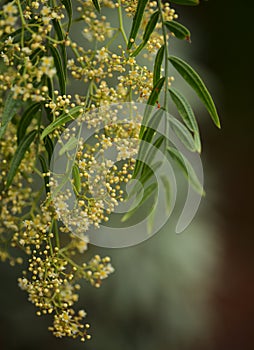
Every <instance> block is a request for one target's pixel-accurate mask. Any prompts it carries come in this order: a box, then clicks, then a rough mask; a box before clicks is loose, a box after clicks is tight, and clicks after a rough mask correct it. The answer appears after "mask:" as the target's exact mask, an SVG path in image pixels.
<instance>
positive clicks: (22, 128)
mask: <svg viewBox="0 0 254 350" xmlns="http://www.w3.org/2000/svg"><path fill="white" fill-rule="evenodd" d="M40 108H41V103H40V102H36V103H33V104H32V105H31V106H29V107H28V108H27V109H26V111H25V112H24V113H23V115H22V117H21V119H20V122H19V125H18V129H17V137H18V145H19V144H20V141H21V140H22V139H23V137H24V136H25V134H26V130H27V128H28V126H29V125H30V123H31V120H32V119H33V118H34V117H35V116H36V113H37V112H38V111H39V109H40Z"/></svg>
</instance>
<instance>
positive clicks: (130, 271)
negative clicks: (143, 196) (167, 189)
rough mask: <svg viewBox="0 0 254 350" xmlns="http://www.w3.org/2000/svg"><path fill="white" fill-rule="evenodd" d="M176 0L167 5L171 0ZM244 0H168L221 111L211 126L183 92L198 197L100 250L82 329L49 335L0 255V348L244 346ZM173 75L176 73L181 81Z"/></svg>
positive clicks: (252, 256) (247, 29)
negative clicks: (179, 216)
mask: <svg viewBox="0 0 254 350" xmlns="http://www.w3.org/2000/svg"><path fill="white" fill-rule="evenodd" d="M175 8H177V6H175ZM253 11H254V3H253V1H251V0H245V1H244V2H239V1H236V0H231V1H221V0H210V1H201V4H200V6H199V7H193V8H182V7H181V8H179V11H178V13H179V14H180V20H181V22H182V23H184V24H186V25H187V26H189V27H190V28H191V31H192V44H191V46H190V45H188V44H187V43H181V45H180V46H179V44H177V43H176V42H174V43H173V44H172V52H174V54H175V53H180V54H181V55H184V57H185V58H186V59H187V60H189V61H191V62H192V65H193V66H194V67H195V68H197V69H198V70H199V72H200V73H201V75H202V76H203V77H205V81H206V82H207V84H208V85H209V87H210V90H211V92H212V94H213V96H214V98H215V101H216V104H217V106H218V109H219V112H220V116H221V119H222V130H221V131H218V130H216V128H215V127H214V126H213V125H212V123H211V122H210V120H209V117H208V115H207V113H206V112H205V110H204V109H203V108H202V107H201V106H200V105H199V104H198V102H197V100H195V98H194V96H193V95H191V92H190V91H189V90H188V91H187V90H186V93H187V94H189V97H190V98H191V99H193V101H194V102H196V103H195V106H196V108H195V111H196V113H197V114H198V119H199V121H200V127H201V133H202V135H203V136H202V138H203V155H202V159H203V164H204V169H205V182H206V184H205V188H206V193H207V196H206V198H205V199H204V200H203V201H202V204H201V207H200V210H199V212H198V215H197V217H196V218H195V220H194V221H193V223H192V224H191V226H190V227H189V228H188V230H186V231H185V232H184V233H183V234H181V235H175V234H174V231H173V229H174V227H173V225H172V224H171V222H169V224H168V225H167V226H166V227H165V228H164V229H163V230H162V231H161V232H160V233H158V234H157V235H155V236H154V237H152V238H151V239H150V240H148V241H146V242H144V243H142V244H140V245H138V246H136V247H133V248H126V249H120V250H109V249H99V248H96V247H92V248H91V249H90V250H89V254H93V253H94V252H96V253H99V254H102V255H110V256H111V257H112V261H113V264H114V266H115V267H116V272H115V273H114V274H113V275H112V276H111V277H110V278H109V279H108V280H106V281H105V283H104V284H103V285H102V287H101V289H99V290H95V289H94V288H92V287H89V286H88V285H87V284H84V286H83V287H84V288H83V292H82V294H81V297H80V301H79V305H80V307H81V308H82V307H84V308H85V309H86V311H87V313H88V319H87V321H88V322H90V323H91V324H92V330H91V331H92V335H93V340H92V341H90V342H89V343H85V344H80V343H79V342H78V341H77V342H74V341H72V340H57V339H55V338H54V337H53V336H51V334H50V333H49V332H47V329H46V328H47V325H48V324H49V322H50V320H49V319H48V318H47V317H46V318H38V317H36V316H35V313H34V311H35V310H34V307H33V306H32V305H30V303H28V302H27V300H26V294H25V293H24V292H22V291H20V290H19V288H18V286H17V283H16V280H17V277H18V276H19V275H20V271H18V270H17V269H13V268H11V267H8V266H7V265H3V264H1V265H0V276H1V288H0V350H23V349H26V350H30V349H35V348H36V349H38V350H42V349H48V350H50V349H54V350H58V349H61V350H62V349H68V350H69V349H77V350H79V349H87V350H119V349H121V350H152V349H156V350H169V349H170V350H192V349H193V350H194V349H195V350H201V349H202V350H222V349H223V350H225V349H230V350H239V349H241V350H253V349H254V331H253V319H254V302H253V299H254V230H253V222H252V219H253V212H254V205H253V198H254V191H253V179H254V165H253V164H254V162H253V160H254V157H253V151H254V148H253V142H254V132H253V130H254V113H253V96H254V87H253V86H254V84H253V80H254V69H253V65H254V63H253V62H254V57H253V56H254V54H253V52H254V51H253V48H252V46H253V37H254V29H253ZM180 84H181V83H180Z"/></svg>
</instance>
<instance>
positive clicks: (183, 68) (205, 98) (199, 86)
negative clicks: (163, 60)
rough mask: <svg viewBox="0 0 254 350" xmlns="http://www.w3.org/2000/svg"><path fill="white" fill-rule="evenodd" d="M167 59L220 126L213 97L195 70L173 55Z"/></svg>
mask: <svg viewBox="0 0 254 350" xmlns="http://www.w3.org/2000/svg"><path fill="white" fill-rule="evenodd" d="M169 61H170V62H171V63H172V65H173V66H174V67H175V69H176V70H177V71H178V73H179V74H180V75H181V76H182V77H183V78H184V79H185V80H186V82H187V83H188V84H189V85H190V86H191V87H192V88H193V89H194V91H195V92H196V94H197V95H198V96H199V98H200V100H201V101H202V102H203V103H204V105H205V107H206V109H207V111H208V112H209V114H210V116H211V118H212V120H213V121H214V123H215V125H216V126H217V127H218V128H220V120H219V116H218V113H217V110H216V107H215V104H214V102H213V99H212V97H211V95H210V93H209V91H208V90H207V88H206V86H205V84H204V82H203V80H202V79H201V78H200V76H199V75H198V74H197V72H196V71H195V70H194V69H193V68H192V67H191V66H190V65H189V64H188V63H186V62H185V61H183V60H182V59H180V58H177V57H175V56H170V57H169Z"/></svg>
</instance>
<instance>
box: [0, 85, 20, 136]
mask: <svg viewBox="0 0 254 350" xmlns="http://www.w3.org/2000/svg"><path fill="white" fill-rule="evenodd" d="M19 106H20V101H19V100H14V99H13V93H12V92H10V93H9V94H8V96H7V97H6V99H5V104H4V110H3V113H2V118H1V126H0V138H1V137H2V136H3V135H4V133H5V130H6V128H7V126H8V124H9V122H10V121H11V120H12V118H13V117H14V116H15V114H16V112H17V110H18V108H19Z"/></svg>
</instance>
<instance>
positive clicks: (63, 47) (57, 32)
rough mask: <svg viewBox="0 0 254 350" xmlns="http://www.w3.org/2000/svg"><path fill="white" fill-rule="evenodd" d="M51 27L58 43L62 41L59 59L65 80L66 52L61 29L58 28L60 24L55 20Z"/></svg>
mask: <svg viewBox="0 0 254 350" xmlns="http://www.w3.org/2000/svg"><path fill="white" fill-rule="evenodd" d="M52 22H53V26H54V29H55V32H56V35H57V38H58V40H59V41H62V42H63V43H62V44H60V50H61V57H62V61H63V70H64V76H65V78H66V76H67V52H66V46H65V44H64V39H65V37H64V33H63V30H62V27H61V26H60V23H59V21H58V20H57V19H53V21H52Z"/></svg>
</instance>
